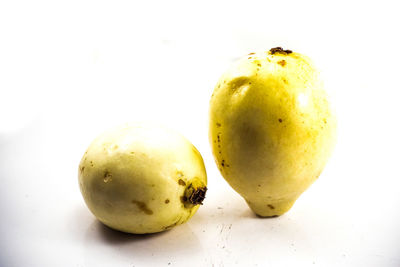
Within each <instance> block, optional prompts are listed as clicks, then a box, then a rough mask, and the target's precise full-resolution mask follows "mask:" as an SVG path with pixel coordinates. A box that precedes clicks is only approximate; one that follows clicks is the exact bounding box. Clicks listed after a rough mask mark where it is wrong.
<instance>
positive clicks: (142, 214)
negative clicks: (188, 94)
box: [78, 124, 207, 234]
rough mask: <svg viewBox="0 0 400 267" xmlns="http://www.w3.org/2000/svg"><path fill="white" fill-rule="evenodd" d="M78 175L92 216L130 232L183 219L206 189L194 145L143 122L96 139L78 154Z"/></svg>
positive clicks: (163, 227) (167, 226) (146, 230)
mask: <svg viewBox="0 0 400 267" xmlns="http://www.w3.org/2000/svg"><path fill="white" fill-rule="evenodd" d="M78 178H79V185H80V190H81V193H82V195H83V198H84V200H85V202H86V204H87V206H88V208H89V209H90V211H91V212H92V213H93V214H94V215H95V216H96V218H97V219H98V220H99V221H101V222H102V223H103V224H105V225H107V226H109V227H110V228H113V229H115V230H119V231H122V232H127V233H134V234H145V233H155V232H161V231H164V230H167V229H170V228H172V227H174V226H176V225H179V224H182V223H184V222H186V221H187V220H189V219H190V218H191V217H192V216H193V214H194V213H195V212H196V211H197V209H198V208H199V206H200V204H201V202H202V200H203V199H204V197H205V192H206V190H207V188H206V185H207V175H206V170H205V166H204V162H203V159H202V157H201V155H200V153H199V152H198V151H197V149H196V148H195V147H194V146H193V145H192V144H191V143H190V142H189V141H188V140H187V139H185V138H184V137H183V136H181V135H180V134H178V133H175V132H173V131H171V130H168V129H166V128H163V127H159V126H155V125H145V124H131V125H124V126H120V127H117V128H114V129H112V130H110V131H107V132H105V133H103V134H101V135H100V136H99V137H97V138H96V139H95V140H94V141H93V142H92V144H91V145H90V146H89V148H88V149H87V151H86V152H85V154H84V156H83V157H82V160H81V162H80V164H79V174H78Z"/></svg>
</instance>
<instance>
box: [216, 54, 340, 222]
mask: <svg viewBox="0 0 400 267" xmlns="http://www.w3.org/2000/svg"><path fill="white" fill-rule="evenodd" d="M209 122H210V124H209V139H210V143H211V146H212V151H213V154H214V158H215V161H216V163H217V165H218V168H219V170H220V172H221V174H222V175H223V177H224V178H225V179H226V181H227V182H228V183H229V184H230V185H231V186H232V187H233V189H235V190H236V191H237V192H238V193H239V194H240V195H241V196H242V197H243V198H244V199H245V200H246V201H247V203H248V205H249V206H250V208H251V209H252V210H253V211H254V212H255V213H256V214H258V215H259V216H262V217H271V216H277V215H281V214H283V213H285V212H286V211H288V210H289V209H290V208H291V207H292V205H293V204H294V202H295V201H296V199H297V198H298V197H299V196H300V195H301V194H302V193H303V192H304V191H305V190H306V189H307V188H308V187H309V186H310V185H311V184H312V183H313V182H314V181H315V180H316V179H317V178H318V176H319V175H320V174H321V172H322V170H323V168H324V166H325V164H326V162H327V160H328V158H329V156H330V154H331V152H332V149H333V147H334V143H335V139H336V119H335V116H334V115H333V113H332V111H331V108H330V105H329V103H328V99H327V95H326V92H325V91H324V89H323V85H322V82H321V79H320V77H319V75H318V72H317V71H316V69H315V67H314V66H313V64H312V63H311V61H310V59H309V58H307V57H306V56H304V55H301V54H299V53H294V52H292V51H290V50H283V49H282V48H280V47H277V48H273V49H271V50H269V51H263V52H258V53H250V54H249V55H247V56H246V57H244V58H242V59H240V60H239V61H238V62H236V64H234V65H233V66H232V68H231V69H229V70H228V71H227V72H226V73H225V74H224V75H223V76H222V77H221V78H220V80H219V82H218V83H217V85H216V87H215V89H214V93H213V95H212V97H211V102H210V120H209Z"/></svg>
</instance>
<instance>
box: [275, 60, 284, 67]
mask: <svg viewBox="0 0 400 267" xmlns="http://www.w3.org/2000/svg"><path fill="white" fill-rule="evenodd" d="M277 63H278V64H279V65H281V66H282V67H285V66H286V60H283V59H282V60H280V61H278V62H277Z"/></svg>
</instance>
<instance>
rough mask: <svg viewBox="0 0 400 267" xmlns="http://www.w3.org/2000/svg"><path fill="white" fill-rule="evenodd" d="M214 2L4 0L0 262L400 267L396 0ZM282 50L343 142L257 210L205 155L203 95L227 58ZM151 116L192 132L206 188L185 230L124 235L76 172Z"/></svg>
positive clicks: (0, 23)
mask: <svg viewBox="0 0 400 267" xmlns="http://www.w3.org/2000/svg"><path fill="white" fill-rule="evenodd" d="M216 2H217V1H215V2H212V1H210V2H204V1H202V2H198V3H197V4H192V3H189V1H184V2H180V3H179V2H175V1H159V2H151V1H148V2H146V4H144V3H145V1H138V3H134V1H125V2H120V1H108V2H106V1H92V2H91V1H65V2H61V1H25V2H23V1H2V2H0V93H1V94H0V119H1V121H0V160H1V161H0V179H1V180H0V181H1V187H0V214H1V220H0V246H1V249H0V266H30V267H36V266H38V267H44V266H51V267H52V266H61V267H62V266H68V267H71V266H77V267H78V266H79V267H83V266H85V267H86V266H87V267H90V266H96V267H101V266H126V267H132V266H136V267H137V266H236V265H237V266H400V253H399V252H400V230H399V226H400V207H399V206H400V205H399V204H400V194H399V188H400V182H399V181H400V175H399V171H398V167H397V166H398V164H399V149H400V142H399V136H400V131H399V127H398V124H399V115H400V108H399V104H398V101H399V100H398V99H399V96H400V94H399V91H400V87H399V82H398V77H399V67H398V66H399V65H398V62H399V60H400V56H399V54H400V53H399V52H398V51H397V49H398V48H399V47H400V42H399V37H398V34H397V32H398V27H397V25H399V24H400V20H399V18H398V14H397V13H398V12H397V10H398V8H397V7H396V1H333V2H331V3H330V4H327V3H325V1H288V2H277V1H260V2H252V1H243V2H242V3H232V2H229V3H228V2H226V3H223V2H218V3H216ZM139 3H141V4H139ZM278 45H279V46H283V47H284V48H288V49H292V50H296V51H299V52H302V53H304V54H307V55H309V56H310V57H311V58H313V59H314V61H315V62H316V64H317V65H318V66H319V67H320V69H321V70H322V72H323V75H324V76H325V81H326V85H327V88H328V90H329V92H330V93H331V95H332V98H333V101H334V103H335V105H336V107H337V113H338V115H339V121H340V125H339V126H340V128H339V140H338V145H337V148H336V150H335V154H334V155H333V157H332V158H331V161H330V162H329V164H328V166H327V167H326V169H325V171H324V172H323V174H322V175H321V177H320V179H319V180H318V181H317V182H316V183H315V184H314V185H312V186H311V187H310V189H309V190H308V191H307V192H306V193H304V194H303V195H302V196H301V197H300V199H299V200H298V201H297V202H296V204H295V205H294V207H293V208H292V209H291V210H290V211H289V212H288V213H287V214H285V215H284V216H282V217H279V218H274V219H260V218H257V217H255V216H254V215H253V214H252V213H251V211H250V210H249V209H248V207H247V206H246V204H245V202H244V200H242V199H241V197H240V196H239V195H238V194H236V193H235V192H234V191H233V190H232V189H231V188H230V187H229V186H228V185H227V183H226V182H225V181H224V180H223V178H222V177H221V175H220V174H219V172H218V170H217V168H216V166H215V164H214V162H213V159H212V155H211V151H210V148H209V145H208V137H207V131H208V129H207V126H208V125H207V120H208V118H207V115H208V114H207V112H208V101H209V98H210V96H211V93H212V90H213V87H214V85H215V83H216V81H217V79H218V77H219V76H220V75H221V74H222V72H223V71H225V69H226V68H227V66H228V65H229V64H230V63H231V62H232V60H234V59H235V58H237V57H239V56H242V55H245V54H246V53H248V52H251V51H253V50H258V49H265V50H266V49H269V48H271V47H275V46H278ZM147 119H149V120H156V121H161V122H163V123H164V124H166V125H168V126H169V127H171V128H175V129H177V130H178V131H180V132H181V133H183V134H184V135H185V136H186V137H187V138H188V139H189V140H191V141H192V142H193V144H194V145H195V146H196V147H197V148H198V149H199V151H200V152H201V154H202V155H203V157H204V160H205V163H206V167H207V171H208V178H209V191H208V194H207V199H206V201H205V203H204V206H202V207H201V208H200V209H199V211H198V213H197V214H196V215H195V216H194V217H193V218H192V219H191V220H190V221H189V222H188V223H187V224H184V225H182V226H179V227H176V228H175V229H172V230H171V231H168V232H165V233H161V234H156V235H150V236H134V235H125V234H122V233H118V232H115V231H112V230H109V229H107V228H105V227H103V226H102V225H101V224H99V223H98V222H97V221H96V220H95V219H94V217H93V216H92V215H91V214H90V212H89V211H88V209H87V208H86V206H85V205H84V202H83V200H82V197H81V195H80V192H79V188H78V183H77V166H78V162H79V160H80V158H81V156H82V154H83V152H84V151H85V149H86V147H87V146H88V145H89V143H90V141H91V140H92V139H93V138H94V137H95V136H96V135H97V134H99V133H100V132H101V131H102V130H104V129H106V128H109V127H111V126H114V125H117V124H120V123H123V122H126V121H134V120H147Z"/></svg>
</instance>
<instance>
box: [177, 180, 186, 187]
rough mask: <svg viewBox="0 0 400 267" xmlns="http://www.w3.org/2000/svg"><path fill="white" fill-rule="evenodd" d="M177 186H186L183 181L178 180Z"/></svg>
mask: <svg viewBox="0 0 400 267" xmlns="http://www.w3.org/2000/svg"><path fill="white" fill-rule="evenodd" d="M178 184H179V185H182V186H185V185H186V183H185V181H184V180H182V179H179V180H178Z"/></svg>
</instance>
